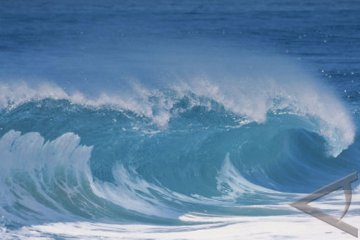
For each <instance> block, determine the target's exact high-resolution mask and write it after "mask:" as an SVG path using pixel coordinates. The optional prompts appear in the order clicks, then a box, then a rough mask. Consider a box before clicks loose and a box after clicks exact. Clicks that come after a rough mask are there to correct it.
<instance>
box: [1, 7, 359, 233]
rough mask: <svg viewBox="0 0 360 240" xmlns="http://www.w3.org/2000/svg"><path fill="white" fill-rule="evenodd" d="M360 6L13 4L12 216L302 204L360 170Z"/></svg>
mask: <svg viewBox="0 0 360 240" xmlns="http://www.w3.org/2000/svg"><path fill="white" fill-rule="evenodd" d="M15 6H16V8H15ZM359 11H360V5H359V4H358V3H357V2H356V1H354V2H351V1H344V2H334V3H333V4H328V3H327V1H317V2H316V3H313V2H311V1H308V2H307V1H303V2H301V3H295V2H291V1H269V2H266V3H264V2H262V1H255V2H252V3H250V2H245V1H226V3H223V2H217V1H215V2H212V3H205V2H202V1H184V2H182V3H177V2H172V3H171V2H165V1H164V2H163V1H159V2H156V3H155V2H154V3H149V2H146V1H137V2H135V3H134V2H130V1H121V2H113V1H103V2H95V1H87V2H82V1H79V2H77V3H70V2H67V1H62V2H61V3H55V2H53V3H50V2H49V3H46V2H40V1H35V2H31V3H30V2H26V3H25V2H20V1H12V2H9V3H2V4H1V6H0V19H1V20H0V52H1V54H0V64H1V68H0V93H1V94H0V106H1V110H0V136H1V138H0V166H1V169H2V171H1V173H0V196H1V198H0V214H1V215H2V219H1V223H2V226H3V227H4V229H8V230H9V231H10V230H11V231H12V230H14V229H15V230H16V229H21V228H22V227H25V226H31V225H42V224H50V223H74V222H78V221H84V222H92V223H98V224H103V223H105V224H130V223H131V224H150V225H153V224H155V225H161V226H177V227H179V229H180V228H181V227H184V226H187V225H189V224H194V223H192V222H190V223H189V221H186V220H184V216H187V215H189V214H194V215H196V216H199V215H202V214H206V215H209V216H227V217H249V216H250V217H263V216H273V217H276V216H292V215H294V214H296V211H295V209H291V208H289V207H286V206H288V204H289V203H290V202H291V201H294V200H296V199H297V198H298V195H299V194H302V193H310V192H312V191H314V190H315V189H317V188H319V187H321V186H324V185H325V184H328V183H330V182H332V181H335V180H337V179H339V178H341V177H343V176H345V175H347V174H349V173H351V172H353V171H358V170H360V163H359V161H358V149H359V140H358V132H357V126H358V124H359V115H358V103H359V91H360V88H359V86H358V81H357V78H358V77H359V75H360V72H359V71H360V70H359V61H358V59H359V56H360V52H359V49H360V48H359V43H360V41H359V37H360V35H359V26H358V22H359V20H360V19H359V17H358V16H360V14H359ZM357 185H358V182H357V183H356V184H355V186H357ZM210 219H211V217H210ZM214 219H215V218H214ZM214 221H215V220H214ZM174 232H176V230H174ZM55 235H56V234H55Z"/></svg>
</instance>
